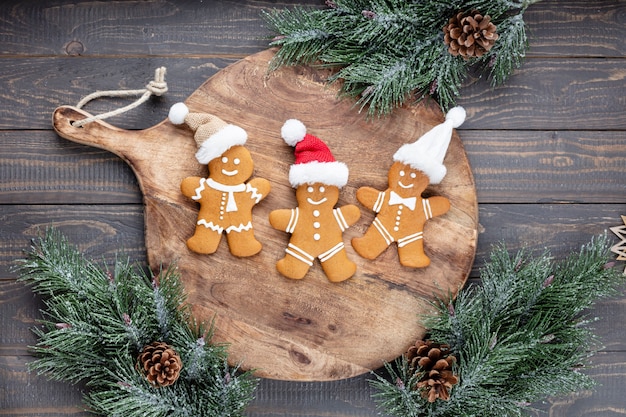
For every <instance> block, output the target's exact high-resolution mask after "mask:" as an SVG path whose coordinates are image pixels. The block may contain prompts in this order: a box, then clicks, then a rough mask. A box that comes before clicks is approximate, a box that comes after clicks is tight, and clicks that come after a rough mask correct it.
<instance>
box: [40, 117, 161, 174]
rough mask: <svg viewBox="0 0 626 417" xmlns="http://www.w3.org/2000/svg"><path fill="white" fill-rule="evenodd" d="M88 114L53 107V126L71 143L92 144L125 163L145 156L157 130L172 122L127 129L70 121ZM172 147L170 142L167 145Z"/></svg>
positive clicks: (97, 121)
mask: <svg viewBox="0 0 626 417" xmlns="http://www.w3.org/2000/svg"><path fill="white" fill-rule="evenodd" d="M90 116H91V114H89V113H88V112H85V111H84V110H81V109H78V108H76V107H73V106H61V107H58V108H56V109H55V110H54V113H53V115H52V125H53V127H54V130H55V131H56V132H57V133H58V134H59V136H61V137H63V138H65V139H69V140H71V141H72V142H76V143H80V144H83V145H89V146H94V147H97V148H100V149H105V150H107V151H109V152H113V153H114V154H116V155H118V156H119V157H120V158H122V159H123V160H125V161H126V162H131V161H137V160H142V159H145V158H143V157H142V156H144V155H145V154H146V152H150V149H154V147H155V146H158V143H155V141H153V140H146V138H148V139H150V138H154V137H155V136H157V135H159V133H158V131H159V130H161V129H163V128H166V129H167V127H166V126H164V125H165V124H167V125H171V123H169V122H167V121H166V120H165V121H163V122H161V123H159V124H157V125H155V126H152V127H150V128H148V129H145V130H127V129H121V128H119V127H115V126H113V125H111V124H109V123H106V122H104V121H102V120H95V121H93V122H91V123H87V124H85V125H83V126H80V127H76V126H74V125H73V122H75V121H77V120H82V119H85V118H87V117H90ZM169 146H171V143H170V144H169Z"/></svg>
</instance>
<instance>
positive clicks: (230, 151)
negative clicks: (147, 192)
mask: <svg viewBox="0 0 626 417" xmlns="http://www.w3.org/2000/svg"><path fill="white" fill-rule="evenodd" d="M169 118H170V121H171V122H172V123H173V124H183V123H185V124H186V125H187V126H188V127H189V128H190V129H191V130H192V131H194V132H195V133H194V139H195V140H196V143H197V144H198V151H197V153H196V159H197V160H198V162H200V163H201V164H208V168H209V177H208V178H202V177H188V178H185V179H184V180H183V181H182V183H181V187H180V188H181V191H182V193H183V194H184V195H185V196H187V197H189V198H191V199H192V200H194V201H197V202H198V203H200V210H199V212H198V221H197V223H196V228H195V233H194V235H193V236H192V237H191V238H189V239H188V240H187V247H188V248H189V249H190V250H192V251H194V252H196V253H200V254H211V253H214V252H215V251H216V250H217V247H218V245H219V243H220V240H221V238H222V233H224V232H225V233H226V238H227V240H228V246H229V248H230V252H231V253H232V254H233V255H235V256H240V257H244V256H252V255H255V254H257V253H259V251H261V248H262V245H261V243H260V242H259V241H258V240H257V239H256V238H255V237H254V230H253V227H252V208H253V207H254V206H255V205H256V204H257V203H259V201H261V200H262V199H264V198H265V197H266V196H267V194H268V193H269V191H270V183H269V181H268V180H266V179H264V178H254V179H252V180H250V181H248V182H246V181H247V180H248V179H249V178H250V177H251V176H252V172H253V170H254V162H253V161H252V156H251V155H250V152H249V151H248V150H247V149H246V148H245V147H244V146H243V145H244V144H245V143H246V141H247V138H248V134H247V133H246V131H245V130H243V129H242V128H241V127H239V126H235V125H232V124H227V123H226V122H224V121H223V120H221V119H220V118H218V117H216V116H214V115H212V114H207V113H190V112H189V109H188V108H187V106H186V105H185V104H184V103H177V104H175V105H173V106H172V108H171V109H170V114H169Z"/></svg>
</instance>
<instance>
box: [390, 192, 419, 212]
mask: <svg viewBox="0 0 626 417" xmlns="http://www.w3.org/2000/svg"><path fill="white" fill-rule="evenodd" d="M416 202H417V197H408V198H403V197H400V196H399V195H398V194H397V193H396V192H395V191H392V192H391V193H390V195H389V204H390V205H392V206H395V205H397V204H403V205H405V206H407V207H408V208H410V209H411V210H415V204H416Z"/></svg>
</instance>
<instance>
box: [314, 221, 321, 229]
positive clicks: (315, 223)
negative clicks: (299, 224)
mask: <svg viewBox="0 0 626 417" xmlns="http://www.w3.org/2000/svg"><path fill="white" fill-rule="evenodd" d="M321 226H322V225H321V224H320V222H314V223H313V227H315V228H316V229H319V228H320V227H321Z"/></svg>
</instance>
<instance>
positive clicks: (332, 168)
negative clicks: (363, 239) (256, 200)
mask: <svg viewBox="0 0 626 417" xmlns="http://www.w3.org/2000/svg"><path fill="white" fill-rule="evenodd" d="M281 134H282V137H283V139H284V140H285V142H286V143H287V144H289V145H291V146H294V147H295V163H294V164H293V165H292V166H291V168H290V170H289V182H290V183H291V186H292V187H293V188H295V189H296V200H297V202H298V206H297V207H296V208H294V209H281V210H273V211H272V212H271V213H270V216H269V220H270V224H271V225H272V227H274V228H275V229H278V230H283V231H285V232H287V233H291V237H290V239H289V244H288V246H287V249H286V250H285V252H286V254H285V257H284V258H283V259H281V260H279V261H278V262H277V264H276V268H277V269H278V271H279V272H280V273H281V274H282V275H284V276H286V277H288V278H292V279H302V278H304V276H305V275H306V273H307V272H308V271H309V268H310V267H311V266H312V265H313V262H314V261H315V258H318V259H319V261H320V263H321V265H322V269H323V271H324V273H325V274H326V277H327V278H328V279H329V281H332V282H340V281H344V280H346V279H348V278H350V277H351V276H352V275H354V273H355V272H356V264H355V263H354V262H352V261H351V260H350V259H348V255H347V253H346V249H345V246H344V243H343V232H344V231H345V230H346V229H347V228H348V227H349V226H351V225H353V224H354V223H356V222H357V220H358V219H359V217H361V212H360V210H359V208H358V207H357V206H355V205H352V204H350V205H346V206H342V207H338V208H335V204H337V201H338V200H339V191H340V188H342V187H343V186H344V185H346V183H347V182H348V167H347V166H346V164H344V163H343V162H337V161H336V160H335V158H334V157H333V155H332V154H331V152H330V150H329V149H328V147H327V146H326V144H325V143H324V142H322V141H321V140H320V139H318V138H317V137H315V136H313V135H310V134H307V133H306V127H305V126H304V124H302V122H300V121H299V120H295V119H290V120H287V121H286V122H285V124H284V125H283V127H282V129H281Z"/></svg>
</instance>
